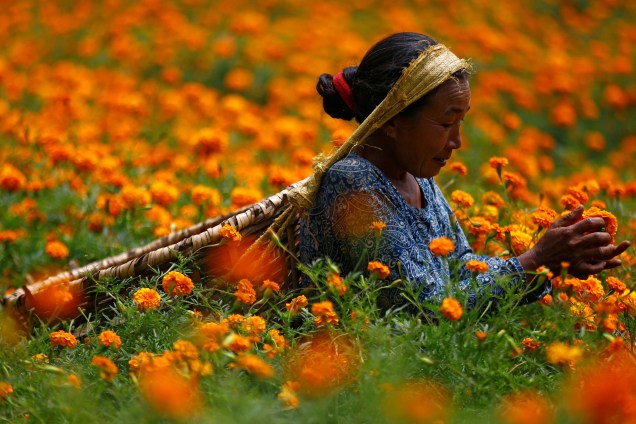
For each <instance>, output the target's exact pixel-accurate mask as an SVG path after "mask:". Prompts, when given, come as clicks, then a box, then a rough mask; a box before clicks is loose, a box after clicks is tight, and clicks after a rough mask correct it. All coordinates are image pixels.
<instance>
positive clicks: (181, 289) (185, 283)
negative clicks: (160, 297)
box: [161, 271, 194, 297]
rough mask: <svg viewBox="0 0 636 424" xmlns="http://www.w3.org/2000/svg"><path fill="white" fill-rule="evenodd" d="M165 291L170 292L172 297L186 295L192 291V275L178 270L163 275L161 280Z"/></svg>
mask: <svg viewBox="0 0 636 424" xmlns="http://www.w3.org/2000/svg"><path fill="white" fill-rule="evenodd" d="M161 286H162V287H163V291H164V292H166V293H168V295H169V296H170V297H173V296H185V295H187V294H190V293H192V289H194V283H193V282H192V280H191V279H190V277H188V276H185V275H183V274H181V273H180V272H178V271H170V272H169V273H167V274H166V275H164V276H163V279H162V280H161Z"/></svg>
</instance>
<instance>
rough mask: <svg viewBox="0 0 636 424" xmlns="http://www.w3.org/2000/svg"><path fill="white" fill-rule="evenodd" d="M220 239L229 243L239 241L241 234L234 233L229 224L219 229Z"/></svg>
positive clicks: (234, 229)
mask: <svg viewBox="0 0 636 424" xmlns="http://www.w3.org/2000/svg"><path fill="white" fill-rule="evenodd" d="M220 234H221V237H223V238H225V239H228V240H231V241H241V233H239V232H238V231H236V228H234V227H233V226H232V225H231V224H225V225H223V227H221V232H220Z"/></svg>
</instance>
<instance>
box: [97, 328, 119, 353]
mask: <svg viewBox="0 0 636 424" xmlns="http://www.w3.org/2000/svg"><path fill="white" fill-rule="evenodd" d="M99 343H100V344H101V345H104V346H106V347H112V348H115V349H119V348H120V347H121V338H120V337H119V336H118V335H117V333H115V332H114V331H110V330H105V331H102V332H101V334H100V335H99Z"/></svg>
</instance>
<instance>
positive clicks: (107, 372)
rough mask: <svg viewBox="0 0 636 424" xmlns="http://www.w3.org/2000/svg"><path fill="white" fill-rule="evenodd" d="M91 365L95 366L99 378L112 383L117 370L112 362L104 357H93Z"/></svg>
mask: <svg viewBox="0 0 636 424" xmlns="http://www.w3.org/2000/svg"><path fill="white" fill-rule="evenodd" d="M91 364H93V365H95V366H96V367H97V369H98V370H99V376H100V377H101V378H103V379H104V380H106V381H113V379H114V378H115V376H116V375H117V373H118V372H119V368H117V365H115V363H114V362H113V361H111V360H110V359H109V358H107V357H105V356H99V355H95V356H93V359H92V360H91Z"/></svg>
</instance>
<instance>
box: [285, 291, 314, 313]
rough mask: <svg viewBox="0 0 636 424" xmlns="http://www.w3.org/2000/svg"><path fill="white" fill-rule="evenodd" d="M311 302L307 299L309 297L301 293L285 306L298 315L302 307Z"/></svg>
mask: <svg viewBox="0 0 636 424" xmlns="http://www.w3.org/2000/svg"><path fill="white" fill-rule="evenodd" d="M308 304H309V302H308V301H307V297H306V296H305V295H304V294H301V295H300V296H298V297H295V298H293V299H292V301H291V302H289V303H286V304H285V308H287V310H288V311H289V312H290V313H291V314H292V315H297V314H298V313H299V312H300V309H302V308H306V307H307V305H308Z"/></svg>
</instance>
